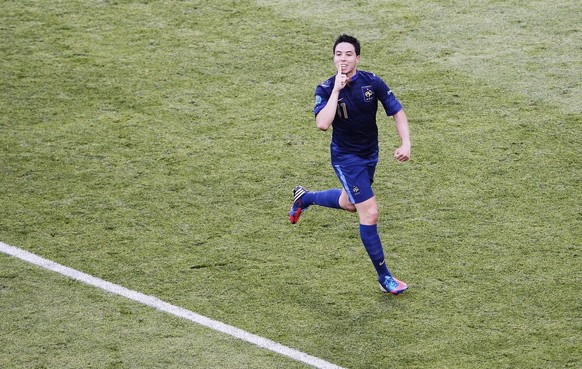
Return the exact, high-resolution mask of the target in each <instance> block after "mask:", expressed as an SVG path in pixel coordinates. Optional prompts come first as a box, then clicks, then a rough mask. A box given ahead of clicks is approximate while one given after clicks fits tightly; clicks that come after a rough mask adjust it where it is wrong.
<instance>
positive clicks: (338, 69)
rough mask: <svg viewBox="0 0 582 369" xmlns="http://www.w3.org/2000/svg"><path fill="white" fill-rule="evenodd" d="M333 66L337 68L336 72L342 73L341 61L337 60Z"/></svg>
mask: <svg viewBox="0 0 582 369" xmlns="http://www.w3.org/2000/svg"><path fill="white" fill-rule="evenodd" d="M335 67H336V68H337V73H338V74H342V63H341V62H337V63H336V65H335Z"/></svg>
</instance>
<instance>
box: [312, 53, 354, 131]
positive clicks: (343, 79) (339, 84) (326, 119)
mask: <svg viewBox="0 0 582 369" xmlns="http://www.w3.org/2000/svg"><path fill="white" fill-rule="evenodd" d="M336 68H337V74H336V76H335V82H334V85H333V90H332V91H331V95H330V96H329V98H328V99H327V104H326V105H325V107H324V108H323V109H321V110H320V112H319V113H317V115H316V116H315V123H316V124H317V128H319V129H321V130H322V131H327V130H328V129H329V127H331V125H332V123H333V120H334V118H335V114H336V112H337V103H338V99H339V94H340V91H341V89H342V88H344V87H345V85H346V83H347V76H346V75H345V74H342V73H341V66H340V64H339V63H338V64H337V65H336Z"/></svg>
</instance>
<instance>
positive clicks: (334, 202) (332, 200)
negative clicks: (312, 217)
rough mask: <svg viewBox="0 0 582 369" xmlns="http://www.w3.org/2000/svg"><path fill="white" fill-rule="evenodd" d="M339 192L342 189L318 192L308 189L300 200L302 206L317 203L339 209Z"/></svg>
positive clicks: (340, 192) (305, 206)
mask: <svg viewBox="0 0 582 369" xmlns="http://www.w3.org/2000/svg"><path fill="white" fill-rule="evenodd" d="M341 194H342V190H341V189H339V188H333V189H331V190H327V191H318V192H311V191H310V192H307V193H306V194H305V195H303V197H302V198H301V201H302V203H303V208H307V207H308V206H309V205H319V206H325V207H327V208H334V209H339V208H340V205H339V198H340V195H341Z"/></svg>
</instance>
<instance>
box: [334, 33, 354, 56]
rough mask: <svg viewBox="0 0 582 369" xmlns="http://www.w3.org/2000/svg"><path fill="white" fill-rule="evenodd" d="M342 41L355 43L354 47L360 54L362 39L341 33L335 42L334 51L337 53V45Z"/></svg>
mask: <svg viewBox="0 0 582 369" xmlns="http://www.w3.org/2000/svg"><path fill="white" fill-rule="evenodd" d="M342 42H347V43H349V44H352V45H354V49H356V55H360V41H358V39H357V38H355V37H353V36H349V35H346V34H343V35H340V36H339V37H338V38H337V39H336V40H335V43H334V44H333V53H334V54H335V47H336V46H337V45H338V44H341V43H342Z"/></svg>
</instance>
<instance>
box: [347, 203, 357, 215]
mask: <svg viewBox="0 0 582 369" xmlns="http://www.w3.org/2000/svg"><path fill="white" fill-rule="evenodd" d="M345 209H346V210H347V211H349V212H350V213H355V212H356V211H358V210H357V209H356V205H354V204H352V203H349V204H348V205H347V206H346V207H345Z"/></svg>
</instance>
